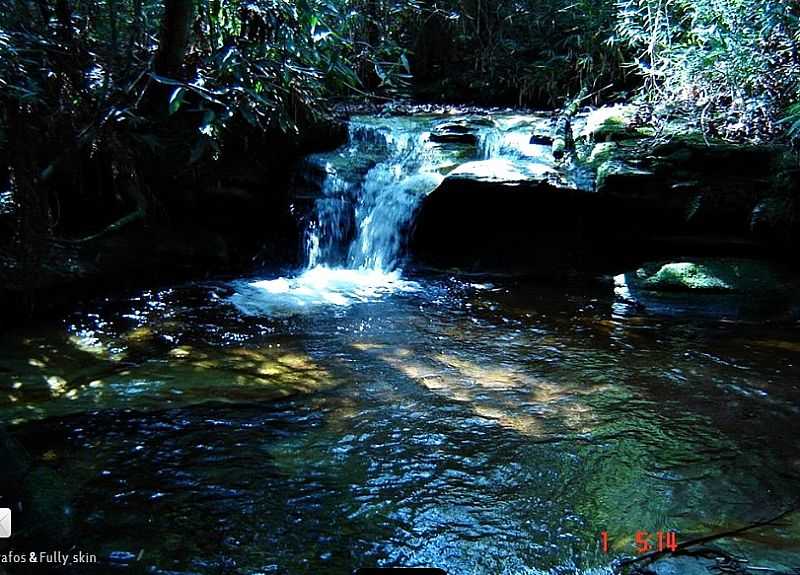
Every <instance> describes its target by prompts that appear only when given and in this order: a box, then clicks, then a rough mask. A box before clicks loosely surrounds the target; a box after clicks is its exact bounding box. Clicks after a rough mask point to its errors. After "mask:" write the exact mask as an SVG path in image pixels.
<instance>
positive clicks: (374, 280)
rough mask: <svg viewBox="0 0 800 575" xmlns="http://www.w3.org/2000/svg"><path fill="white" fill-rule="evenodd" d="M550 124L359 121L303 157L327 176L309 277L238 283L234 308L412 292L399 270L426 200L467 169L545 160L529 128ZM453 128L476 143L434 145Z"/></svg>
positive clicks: (313, 225) (509, 119)
mask: <svg viewBox="0 0 800 575" xmlns="http://www.w3.org/2000/svg"><path fill="white" fill-rule="evenodd" d="M546 121H547V120H543V119H541V118H532V117H525V116H510V115H508V116H501V117H497V118H495V119H494V120H492V121H486V119H485V118H482V119H481V120H480V121H473V120H472V119H470V118H469V117H443V116H438V117H432V116H416V117H389V118H374V117H360V118H354V119H353V120H351V123H350V125H349V138H348V143H347V144H346V145H345V146H343V147H342V148H340V149H338V150H335V151H333V152H330V153H325V154H315V155H312V156H310V157H309V158H308V159H307V160H306V165H305V168H306V170H307V171H308V172H310V173H314V174H319V173H321V174H322V178H321V182H320V181H318V182H316V186H317V188H318V190H317V192H316V199H315V200H314V208H313V213H312V215H311V217H310V218H309V221H308V224H307V227H306V231H305V249H306V253H305V261H306V267H305V270H304V271H303V272H302V273H301V274H299V275H297V276H295V277H293V278H279V279H276V280H267V281H261V282H256V283H251V284H246V285H240V286H238V287H239V289H238V290H237V291H238V293H237V294H236V295H235V296H234V297H233V301H234V303H236V305H237V306H238V307H239V308H240V309H241V310H242V311H245V312H246V313H263V312H264V311H269V312H274V311H277V310H283V309H286V308H289V309H291V310H295V311H296V310H297V309H298V308H303V307H307V306H309V305H311V304H318V303H328V304H337V305H345V304H348V303H350V302H353V301H365V300H368V299H373V298H374V297H377V296H379V295H381V294H384V293H387V292H394V291H399V290H400V291H402V290H414V289H416V284H414V283H413V282H409V281H404V280H403V279H402V277H401V273H400V272H401V268H402V263H403V257H404V246H405V239H406V234H407V231H408V229H409V227H410V225H411V219H412V217H413V215H414V213H415V210H416V208H417V206H418V205H419V203H420V202H421V201H422V199H423V198H424V197H425V196H426V195H427V194H429V193H430V192H431V191H433V190H434V189H435V188H436V187H437V186H438V185H439V183H441V181H442V180H443V179H444V176H445V174H447V173H448V172H449V171H451V170H452V169H453V168H455V167H457V166H458V165H460V164H462V163H464V162H468V161H473V160H484V159H498V158H505V159H510V160H520V159H533V160H535V161H538V162H541V161H546V155H547V154H548V153H549V150H547V149H546V147H543V146H536V145H533V144H530V143H529V141H530V133H531V126H532V124H533V123H536V122H538V123H539V124H541V123H542V122H546ZM448 123H449V124H458V125H466V126H468V127H469V129H470V130H472V132H473V133H474V134H475V136H476V139H477V142H476V143H473V144H470V143H469V142H462V143H458V142H453V143H446V144H442V143H437V142H436V141H434V140H435V139H432V138H431V132H432V130H434V129H436V128H437V126H441V125H444V124H448ZM312 187H313V186H312ZM265 308H266V310H265Z"/></svg>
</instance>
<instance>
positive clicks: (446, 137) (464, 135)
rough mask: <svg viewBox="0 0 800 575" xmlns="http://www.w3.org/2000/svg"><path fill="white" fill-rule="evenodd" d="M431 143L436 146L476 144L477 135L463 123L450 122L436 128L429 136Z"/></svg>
mask: <svg viewBox="0 0 800 575" xmlns="http://www.w3.org/2000/svg"><path fill="white" fill-rule="evenodd" d="M430 139H431V142H436V143H438V144H469V145H473V146H474V145H476V144H477V143H478V135H477V134H476V133H475V132H474V130H473V128H472V127H471V126H469V125H468V124H467V123H465V122H460V123H457V122H451V123H446V124H440V125H439V126H436V128H434V130H433V131H432V132H431V135H430Z"/></svg>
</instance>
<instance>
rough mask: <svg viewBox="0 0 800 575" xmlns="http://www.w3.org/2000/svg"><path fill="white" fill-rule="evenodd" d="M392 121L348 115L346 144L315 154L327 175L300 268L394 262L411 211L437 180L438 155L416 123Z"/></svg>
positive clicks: (392, 265)
mask: <svg viewBox="0 0 800 575" xmlns="http://www.w3.org/2000/svg"><path fill="white" fill-rule="evenodd" d="M398 124H399V122H397V121H395V122H392V119H387V120H386V121H385V125H383V126H376V125H372V124H369V123H362V122H359V121H358V120H353V121H352V122H351V124H350V129H349V131H350V134H349V144H348V146H347V148H346V149H345V150H344V151H341V152H339V153H338V157H337V158H335V160H336V161H335V162H333V161H331V159H330V158H325V157H323V159H322V161H323V162H324V168H325V171H326V172H327V174H328V176H327V178H326V180H325V182H324V184H323V188H322V196H321V197H320V198H319V199H317V201H316V205H315V208H314V211H315V214H314V218H313V219H312V221H311V222H310V223H309V225H308V228H307V229H306V249H307V252H306V267H307V269H313V268H314V267H317V266H327V267H341V268H346V269H360V270H378V271H383V272H390V271H393V270H396V269H397V268H399V266H400V264H401V259H402V252H403V247H404V243H405V233H406V230H407V229H408V226H409V224H410V223H411V217H412V215H413V213H414V210H415V208H416V206H417V205H418V204H419V202H420V201H421V200H422V198H424V197H425V195H427V194H428V193H430V192H431V191H432V190H433V189H434V188H436V186H438V185H439V183H440V182H441V180H442V175H441V174H440V173H439V171H438V170H439V169H440V167H441V166H440V164H441V161H439V160H441V158H440V156H442V154H437V153H436V151H435V150H434V148H433V146H431V144H430V142H428V139H427V132H425V131H424V130H423V129H421V128H420V127H419V126H414V127H408V126H399V125H398ZM403 127H405V128H406V129H405V130H402V129H401V128H403ZM364 164H367V169H366V172H365V173H362V170H363V169H364V167H365V166H364ZM358 168H361V169H358Z"/></svg>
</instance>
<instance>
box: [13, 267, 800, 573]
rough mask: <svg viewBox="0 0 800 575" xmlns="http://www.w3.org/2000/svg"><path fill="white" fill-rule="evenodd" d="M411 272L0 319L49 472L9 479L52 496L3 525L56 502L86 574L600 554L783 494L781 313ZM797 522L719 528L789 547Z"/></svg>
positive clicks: (529, 565) (789, 450) (545, 559)
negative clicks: (312, 289) (703, 308)
mask: <svg viewBox="0 0 800 575" xmlns="http://www.w3.org/2000/svg"><path fill="white" fill-rule="evenodd" d="M417 286H418V289H416V290H409V291H400V292H398V293H395V294H384V295H381V296H378V297H374V298H371V299H370V298H365V299H364V300H363V301H361V300H360V301H357V302H353V303H348V304H346V305H335V304H326V305H322V306H318V307H313V308H312V309H311V311H309V310H308V309H302V310H301V311H296V312H293V313H287V314H283V315H281V314H278V315H275V314H274V313H271V314H269V315H266V316H258V315H243V314H242V313H241V312H240V311H239V310H238V309H237V308H236V307H235V306H233V305H231V304H230V303H229V298H230V297H231V296H232V295H233V290H235V289H236V288H231V287H229V286H224V285H206V286H187V287H185V288H176V289H175V290H168V291H166V292H163V293H162V292H159V293H150V294H144V295H143V296H142V297H140V298H134V299H132V300H131V301H128V302H121V301H118V302H111V303H109V304H106V305H98V306H96V307H95V308H94V309H92V310H91V311H90V312H89V313H79V314H76V315H75V316H73V317H71V318H70V319H69V320H68V321H67V323H66V329H64V328H56V329H53V330H52V331H51V332H49V333H47V332H41V331H40V332H37V333H34V334H15V335H12V336H8V338H7V339H6V341H5V342H4V349H5V350H6V353H5V355H4V359H3V361H2V366H3V368H4V373H3V375H2V377H3V380H4V382H5V383H4V388H3V390H4V391H6V390H7V389H6V388H8V393H7V394H6V393H4V394H3V400H2V402H1V403H0V408H1V409H2V413H3V418H4V419H6V420H7V421H11V422H14V424H13V425H12V426H11V427H10V431H11V434H12V436H13V438H14V440H15V441H16V442H17V443H18V444H19V445H21V446H22V447H24V449H25V451H26V457H27V458H28V463H27V468H26V470H25V472H26V473H27V476H26V479H25V483H26V485H30V486H37V485H43V484H47V485H48V486H49V488H48V489H47V490H42V491H40V492H34V491H33V487H28V491H29V493H26V494H23V495H22V497H23V499H25V501H26V502H27V503H28V504H30V505H31V506H32V507H33V508H38V509H48V507H49V508H51V513H50V515H48V514H46V513H44V512H41V513H40V514H39V515H36V516H35V517H36V519H35V520H34V519H31V521H30V522H28V524H26V523H25V517H26V516H25V515H24V514H23V516H22V517H23V519H22V520H21V523H20V529H21V530H20V531H19V534H20V535H19V537H20V539H18V540H16V541H15V547H16V548H18V549H23V548H35V547H37V546H38V545H40V544H41V543H40V542H41V541H42V539H41V538H40V537H39V535H38V533H39V532H37V528H38V527H39V526H37V525H36V524H35V521H36V520H44V519H48V518H49V520H50V521H51V526H52V525H53V524H54V525H56V526H57V527H58V530H59V532H58V533H55V534H54V533H48V534H47V535H48V537H50V540H51V541H53V543H52V545H53V546H60V547H65V548H69V547H71V546H73V545H75V546H76V548H78V549H83V550H85V551H89V552H94V553H97V554H98V555H99V556H100V558H101V559H102V560H103V561H104V564H103V566H102V567H99V568H98V570H97V571H96V572H98V573H100V572H103V573H104V572H108V569H110V567H109V560H110V559H109V558H113V559H114V560H115V561H117V562H118V563H120V564H126V565H129V566H128V567H126V570H127V571H128V572H136V570H137V569H141V571H142V572H143V571H144V570H145V569H146V568H147V567H148V566H157V568H159V569H162V570H171V571H177V572H183V573H317V572H330V573H349V572H351V570H352V569H353V568H354V567H357V566H361V565H385V566H391V565H405V566H414V565H436V566H441V567H444V568H446V569H448V572H449V573H451V574H468V573H469V574H472V573H486V574H490V573H492V574H494V573H508V574H512V573H513V574H518V573H591V572H597V573H603V572H606V571H607V569H608V568H609V565H610V564H611V560H612V559H613V558H614V557H617V556H621V555H629V554H631V553H632V551H633V546H632V538H633V535H634V533H635V532H636V531H639V530H647V531H649V532H651V533H652V532H655V531H657V530H659V529H672V530H676V531H678V533H679V540H680V539H681V538H688V537H690V536H692V535H694V534H705V533H708V532H710V531H716V530H718V529H722V528H731V527H736V526H739V525H742V524H745V523H747V522H749V521H752V520H755V519H759V518H761V517H764V516H765V515H769V514H771V513H772V512H773V511H778V510H781V509H783V508H784V507H786V506H788V505H790V504H791V503H792V501H793V500H794V499H795V498H796V494H797V493H798V487H799V486H800V458H798V454H797V450H796V441H795V440H794V437H796V434H797V431H798V424H797V421H798V418H797V415H798V413H797V410H798V407H797V406H798V405H800V403H799V402H798V399H800V389H798V384H797V381H798V378H797V373H798V368H797V365H798V363H797V362H798V359H800V358H799V356H800V349H799V348H798V347H797V345H796V343H795V341H796V340H795V338H794V336H795V334H796V328H794V327H791V326H787V327H780V326H754V325H747V324H736V323H719V322H715V321H707V320H689V319H678V320H676V319H669V318H663V317H648V316H642V315H640V314H638V312H637V310H636V309H635V307H631V306H628V304H626V303H625V302H624V301H621V300H620V299H619V298H615V297H614V296H613V295H612V294H611V293H610V289H611V288H605V287H598V288H585V287H582V288H579V289H578V288H576V289H571V290H566V291H565V290H563V289H562V290H556V289H555V288H543V287H541V286H539V287H534V286H526V285H520V284H516V283H508V282H500V281H496V282H495V284H485V283H484V284H480V283H472V284H470V283H464V282H459V281H455V280H448V279H443V278H427V279H426V278H423V277H420V278H418V281H417ZM626 306H627V307H626ZM31 360H33V361H31ZM8 374H11V375H10V376H9V375H8ZM53 378H59V379H53ZM54 382H55V383H54ZM94 382H100V383H101V384H102V385H92V383H94ZM19 383H21V384H22V385H21V386H18V385H17V384H19ZM73 390H74V393H73ZM100 392H102V393H100ZM11 396H14V397H15V398H16V399H15V400H12V399H10V398H11ZM286 396H290V397H286ZM34 480H35V481H34ZM52 508H55V509H57V510H58V512H57V513H52ZM59 513H60V515H59ZM52 515H57V516H58V521H57V522H55V523H53V518H52ZM64 517H66V519H64ZM792 525H793V526H791V527H785V528H782V529H779V530H775V529H772V530H763V531H760V532H758V533H755V534H754V535H753V536H751V537H750V539H749V540H748V539H740V540H738V541H736V542H734V543H729V546H730V548H731V549H734V550H736V551H738V552H743V553H746V554H748V556H750V557H751V558H753V559H754V561H757V562H758V564H759V565H762V566H768V567H769V566H772V567H774V568H776V569H789V568H790V567H797V566H798V565H800V561H798V557H800V555H798V553H800V550H798V548H797V541H798V540H800V539H798V537H797V535H798V533H797V531H798V527H797V521H796V520H795V521H793V522H792ZM602 530H607V531H608V532H609V535H610V539H611V553H610V554H609V555H607V556H606V555H604V554H602V553H601V552H600V550H599V539H598V534H599V532H600V531H602ZM140 553H142V555H141V561H138V562H137V561H136V560H135V559H136V558H137V557H139V554H140ZM80 571H81V572H87V570H86V569H83V568H81V569H80ZM10 572H12V573H14V572H15V571H13V569H11V570H10ZM17 572H20V573H23V572H25V571H17ZM74 572H78V569H77V568H76V569H75V570H74Z"/></svg>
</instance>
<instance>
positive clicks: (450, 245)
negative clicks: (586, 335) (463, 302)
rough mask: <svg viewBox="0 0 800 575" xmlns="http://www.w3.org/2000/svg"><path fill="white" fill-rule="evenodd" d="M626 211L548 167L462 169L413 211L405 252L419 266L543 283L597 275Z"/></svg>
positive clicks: (512, 164) (500, 162)
mask: <svg viewBox="0 0 800 575" xmlns="http://www.w3.org/2000/svg"><path fill="white" fill-rule="evenodd" d="M626 213H627V207H626V206H624V205H623V202H620V201H619V200H618V199H617V198H611V197H607V198H603V197H601V196H599V195H598V194H596V193H594V191H593V189H592V186H591V182H590V181H588V182H587V181H585V180H583V179H582V178H581V177H580V175H579V174H573V173H570V172H569V171H567V170H564V169H561V168H558V167H556V166H555V165H554V164H553V163H552V162H548V161H546V160H543V159H541V160H532V159H527V160H518V161H512V160H509V159H492V160H482V161H474V162H469V163H466V164H463V165H461V166H460V167H458V168H456V169H455V170H454V171H453V172H451V173H450V174H449V175H448V176H447V177H446V178H445V180H444V181H443V182H442V184H441V185H440V186H439V187H438V188H437V189H436V190H435V191H434V192H432V193H431V194H430V195H429V196H427V197H426V198H425V199H424V200H423V202H422V205H421V207H420V209H419V212H418V215H417V218H416V222H415V226H414V229H413V231H412V234H411V243H410V249H411V251H412V253H413V254H414V256H415V257H416V259H417V260H418V261H419V262H421V263H423V264H424V265H430V266H433V267H437V268H451V267H456V268H459V269H464V270H470V271H482V272H487V271H488V272H512V273H525V274H531V275H541V276H542V277H552V276H553V275H554V274H555V275H561V274H564V275H568V274H570V273H572V271H573V270H574V269H579V268H592V269H600V268H602V267H604V266H605V265H607V261H606V260H607V257H606V256H607V255H609V254H615V253H617V250H614V249H613V246H612V245H611V244H609V243H608V242H607V241H606V240H607V239H608V238H616V237H619V236H611V235H609V234H608V233H607V227H608V226H618V228H619V230H620V235H622V236H625V237H627V235H628V234H629V231H630V230H635V229H636V226H629V227H628V228H627V229H626V228H623V227H622V223H623V221H624V215H625V214H626Z"/></svg>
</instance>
